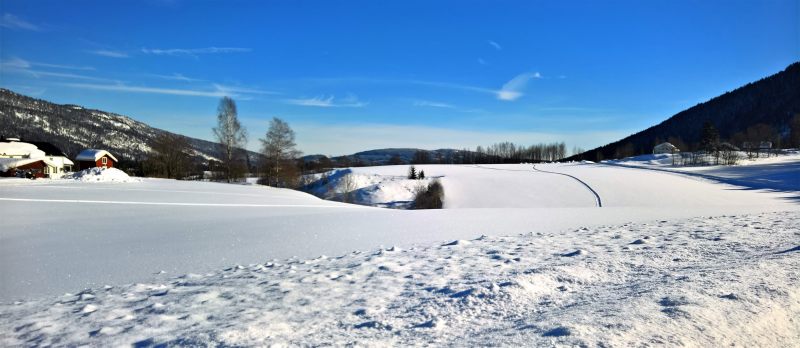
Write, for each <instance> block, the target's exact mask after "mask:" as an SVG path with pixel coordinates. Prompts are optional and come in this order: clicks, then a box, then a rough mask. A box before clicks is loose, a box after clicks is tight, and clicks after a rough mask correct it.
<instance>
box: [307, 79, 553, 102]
mask: <svg viewBox="0 0 800 348" xmlns="http://www.w3.org/2000/svg"><path fill="white" fill-rule="evenodd" d="M541 78H543V77H542V75H541V74H540V73H538V72H533V73H523V74H520V75H517V76H515V77H514V78H513V79H511V80H510V81H508V82H506V83H505V84H504V85H503V86H502V87H501V88H500V89H493V88H486V87H479V86H474V85H467V84H461V83H452V82H441V81H429V80H407V79H373V78H363V77H347V78H317V79H308V80H309V81H312V82H317V83H324V84H339V83H366V84H398V85H419V86H428V87H437V88H447V89H457V90H462V91H469V92H477V93H484V94H488V95H491V96H494V97H495V98H497V99H500V100H504V101H513V100H516V99H518V98H519V97H521V96H522V95H523V93H522V90H523V89H524V88H525V86H526V85H527V83H528V81H529V80H531V79H541ZM313 99H318V100H323V104H324V99H325V98H320V97H317V98H313ZM309 102H310V103H314V101H311V100H309Z"/></svg>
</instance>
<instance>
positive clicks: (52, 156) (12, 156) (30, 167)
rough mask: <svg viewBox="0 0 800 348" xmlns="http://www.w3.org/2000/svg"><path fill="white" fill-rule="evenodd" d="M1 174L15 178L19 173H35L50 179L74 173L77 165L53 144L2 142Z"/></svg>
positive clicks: (0, 144)
mask: <svg viewBox="0 0 800 348" xmlns="http://www.w3.org/2000/svg"><path fill="white" fill-rule="evenodd" d="M0 160H2V166H1V167H0V172H3V173H4V174H5V175H6V176H14V175H16V174H15V173H16V172H17V171H20V170H21V171H33V172H34V173H33V174H34V175H35V176H37V177H50V176H55V175H58V174H63V173H65V172H70V171H72V166H73V165H75V163H74V162H72V160H70V159H69V158H68V157H67V155H65V154H64V153H63V152H62V151H61V150H60V149H58V148H57V147H55V146H54V145H53V144H50V143H46V142H30V143H28V142H22V141H19V139H17V138H8V139H5V140H3V141H0Z"/></svg>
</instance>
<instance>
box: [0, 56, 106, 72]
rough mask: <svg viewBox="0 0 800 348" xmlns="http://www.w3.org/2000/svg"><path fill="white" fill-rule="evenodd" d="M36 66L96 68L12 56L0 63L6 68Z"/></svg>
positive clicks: (77, 68) (1, 66)
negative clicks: (40, 61)
mask: <svg viewBox="0 0 800 348" xmlns="http://www.w3.org/2000/svg"><path fill="white" fill-rule="evenodd" d="M34 66H40V67H45V68H53V69H62V70H94V68H93V67H90V66H72V65H61V64H50V63H39V62H31V61H27V60H25V59H22V58H19V57H11V58H9V59H7V60H5V61H3V62H2V63H0V68H5V69H29V68H31V67H34Z"/></svg>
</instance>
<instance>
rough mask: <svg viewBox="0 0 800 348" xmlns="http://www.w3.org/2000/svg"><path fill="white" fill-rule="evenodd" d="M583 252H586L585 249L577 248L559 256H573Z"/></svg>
mask: <svg viewBox="0 0 800 348" xmlns="http://www.w3.org/2000/svg"><path fill="white" fill-rule="evenodd" d="M585 253H586V252H585V251H583V250H581V249H578V250H575V251H573V252H570V253H566V254H561V256H562V257H573V256H580V255H583V254H585Z"/></svg>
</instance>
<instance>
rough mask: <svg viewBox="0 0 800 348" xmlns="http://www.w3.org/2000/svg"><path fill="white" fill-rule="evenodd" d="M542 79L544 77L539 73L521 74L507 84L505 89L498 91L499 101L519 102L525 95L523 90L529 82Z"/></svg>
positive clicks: (504, 86)
mask: <svg viewBox="0 0 800 348" xmlns="http://www.w3.org/2000/svg"><path fill="white" fill-rule="evenodd" d="M540 78H542V75H541V74H539V73H538V72H534V73H522V74H519V75H517V76H515V77H514V78H513V79H511V80H510V81H508V82H506V83H505V84H504V85H503V87H502V88H500V90H499V91H497V99H500V100H505V101H514V100H517V99H519V97H521V96H522V95H523V93H522V90H523V89H524V88H525V86H526V85H527V84H528V81H530V80H531V79H540Z"/></svg>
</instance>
